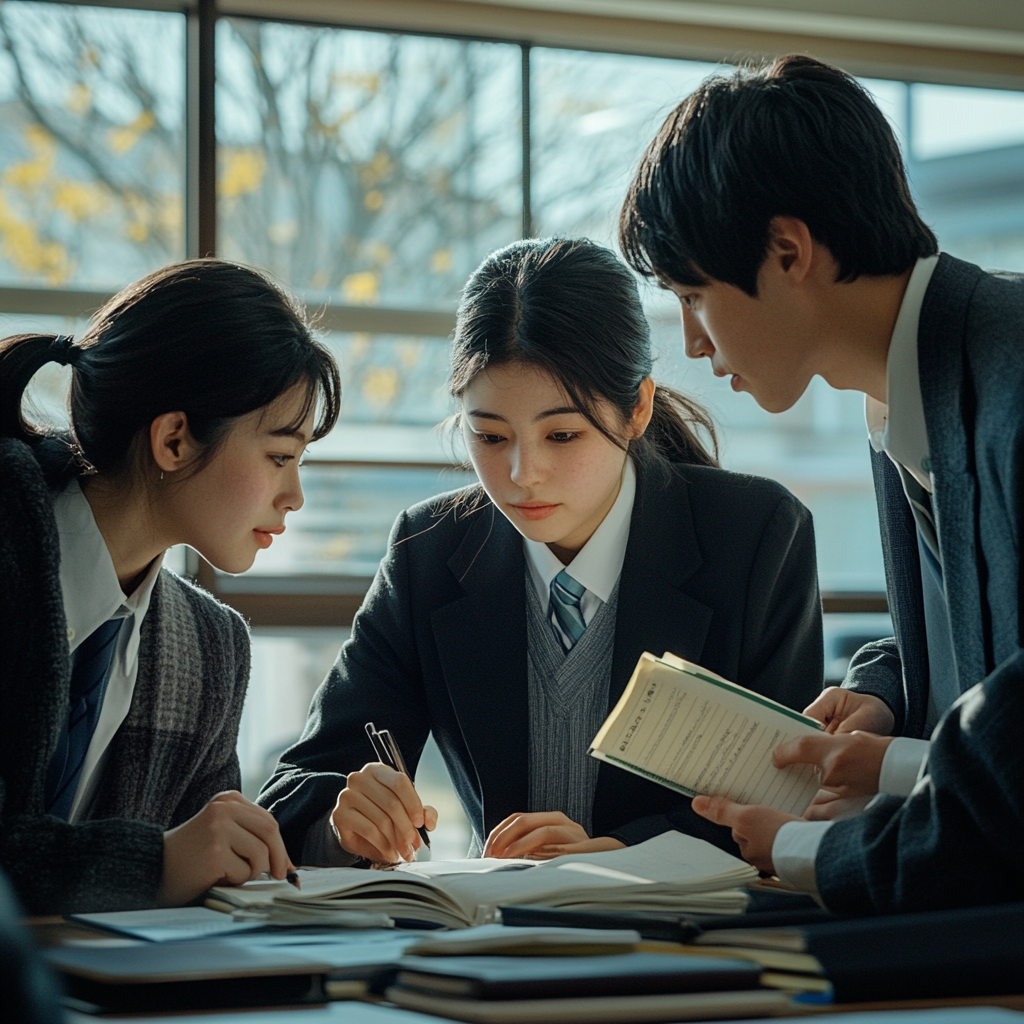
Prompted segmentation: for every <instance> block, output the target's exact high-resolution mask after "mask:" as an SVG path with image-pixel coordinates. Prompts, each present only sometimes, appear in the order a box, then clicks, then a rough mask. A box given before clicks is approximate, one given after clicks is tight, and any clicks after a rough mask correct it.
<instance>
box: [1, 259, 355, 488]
mask: <svg viewBox="0 0 1024 1024" xmlns="http://www.w3.org/2000/svg"><path fill="white" fill-rule="evenodd" d="M51 361H57V362H61V363H68V364H70V365H71V366H72V367H73V369H72V375H71V392H70V397H69V405H70V414H71V428H72V438H71V440H72V444H73V447H74V450H75V455H76V457H77V458H76V460H75V470H76V471H78V472H82V471H85V470H94V471H96V472H99V473H103V474H109V475H112V476H117V475H121V474H124V473H129V474H130V473H132V472H133V471H134V470H135V469H136V468H137V465H138V463H137V460H138V459H139V458H141V457H144V454H145V452H147V451H148V433H147V428H148V427H149V424H150V423H152V421H153V420H154V419H155V418H156V417H157V416H159V415H161V414H162V413H166V412H178V411H181V412H184V413H185V414H186V416H187V417H188V426H189V431H190V433H191V435H192V437H193V439H194V440H195V441H196V443H197V444H198V445H199V446H200V449H201V452H200V456H199V458H198V460H197V461H196V462H195V463H193V467H192V469H193V470H194V469H197V468H200V467H201V466H202V465H203V464H205V462H207V461H208V460H209V458H210V457H211V456H212V454H213V453H214V451H215V450H216V448H217V446H218V445H219V444H220V443H221V442H222V441H223V440H224V438H225V437H226V436H227V433H228V431H229V428H230V425H231V422H232V421H233V420H234V419H235V418H237V417H239V416H243V415H245V414H246V413H250V412H253V411H255V410H257V409H261V408H263V407H264V406H266V405H269V404H270V403H271V402H273V401H274V400H275V399H276V398H278V397H279V396H280V395H282V394H284V393H285V392H286V391H289V390H290V389H291V388H293V387H295V386H296V385H304V386H305V392H306V400H305V403H304V406H303V409H302V411H301V414H300V415H299V416H298V417H297V420H298V423H301V422H302V421H303V420H304V419H305V418H306V416H307V415H308V413H309V411H310V409H315V410H316V414H317V415H316V424H315V427H314V430H313V438H314V439H316V438H319V437H322V436H323V435H324V434H326V433H327V432H328V431H330V429H331V428H332V427H333V426H334V423H335V422H336V420H337V418H338V413H339V404H340V401H341V381H340V378H339V375H338V368H337V366H336V364H335V362H334V360H333V358H332V357H331V355H330V353H329V352H328V350H327V349H326V348H325V347H324V346H323V345H321V344H320V343H319V342H318V341H316V340H315V339H314V337H313V335H312V333H311V331H310V327H309V324H308V323H307V321H306V318H305V316H304V314H303V313H302V312H301V311H300V310H299V309H298V308H297V307H296V306H295V304H294V303H292V302H291V301H290V300H289V298H288V297H287V296H286V295H285V294H284V293H283V292H282V291H281V290H280V289H279V288H277V287H276V286H275V285H273V284H271V282H270V281H268V280H267V279H266V278H264V277H263V276H262V275H261V274H258V273H257V272H256V271H254V270H250V269H248V268H247V267H242V266H237V265H235V264H232V263H227V262H224V261H223V260H216V259H199V260H188V261H186V262H183V263H174V264H171V265H170V266H167V267H164V268H163V269H161V270H157V271H155V272H154V273H152V274H150V275H148V276H147V277H144V278H142V280H140V281H136V282H135V284H132V285H129V286H128V287H127V288H125V289H124V290H123V291H121V292H119V293H118V294H117V295H115V296H114V297H113V298H112V299H111V300H110V301H109V302H107V304H106V305H105V306H103V308H102V309H100V310H99V312H98V313H96V315H95V316H94V317H93V318H92V320H91V321H90V323H89V327H88V329H87V330H86V332H85V334H84V335H83V336H82V338H81V339H80V340H79V341H78V342H76V343H72V341H71V339H70V338H61V337H55V336H54V335H48V334H21V335H15V336H14V337H10V338H5V339H3V340H2V341H0V436H8V437H16V438H19V439H20V440H22V441H25V442H27V443H29V444H35V443H37V442H39V441H40V440H41V439H42V438H43V437H45V436H46V432H45V431H42V430H40V429H39V428H38V427H36V426H33V425H32V424H30V423H28V422H27V421H26V420H25V418H24V416H23V415H22V397H23V394H24V391H25V388H26V387H27V385H28V382H29V380H30V379H31V378H32V375H33V374H34V373H35V372H36V371H37V370H38V369H39V368H40V367H41V366H43V365H44V364H45V363H48V362H51ZM298 423H296V424H295V425H296V426H297V425H298ZM69 469H70V466H69Z"/></svg>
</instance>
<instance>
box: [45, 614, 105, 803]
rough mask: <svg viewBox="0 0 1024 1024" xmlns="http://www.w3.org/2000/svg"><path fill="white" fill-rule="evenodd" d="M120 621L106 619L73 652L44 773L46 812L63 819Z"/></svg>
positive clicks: (99, 701)
mask: <svg viewBox="0 0 1024 1024" xmlns="http://www.w3.org/2000/svg"><path fill="white" fill-rule="evenodd" d="M123 621H124V620H123V619H108V620H107V621H106V622H104V623H103V624H102V625H101V626H100V627H99V628H98V629H96V630H95V631H94V632H93V633H91V634H90V635H89V636H87V637H86V638H85V639H84V640H83V641H82V643H81V644H80V645H79V647H78V650H76V651H75V654H74V659H73V661H74V667H73V668H72V670H71V687H70V693H69V694H68V698H69V700H68V717H67V719H66V720H65V722H64V727H63V728H62V729H61V733H60V736H59V737H58V739H57V749H56V750H55V751H54V754H53V758H52V759H51V761H50V766H49V768H48V770H47V773H46V790H45V809H46V813H47V814H52V815H55V816H56V817H58V818H63V819H64V820H65V821H67V819H68V816H69V815H70V814H71V805H72V804H73V803H74V801H75V793H76V792H77V790H78V780H79V778H80V777H81V775H82V766H83V765H84V764H85V755H86V754H87V753H88V752H89V744H90V743H91V742H92V734H93V733H94V732H95V731H96V725H97V723H98V722H99V720H100V711H101V710H102V709H103V695H104V693H105V692H106V689H107V679H108V678H109V677H110V663H111V661H112V660H113V657H114V647H115V641H116V640H117V635H118V633H119V632H120V631H121V623H122V622H123Z"/></svg>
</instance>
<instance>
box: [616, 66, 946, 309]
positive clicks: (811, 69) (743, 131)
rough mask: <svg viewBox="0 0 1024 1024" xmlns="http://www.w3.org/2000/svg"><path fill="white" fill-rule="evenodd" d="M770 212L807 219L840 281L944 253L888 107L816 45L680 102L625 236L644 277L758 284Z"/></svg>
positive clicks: (715, 80) (639, 177) (623, 223)
mask: <svg viewBox="0 0 1024 1024" xmlns="http://www.w3.org/2000/svg"><path fill="white" fill-rule="evenodd" d="M776 216H789V217H796V218H799V219H800V220H802V221H803V222H804V223H805V224H806V225H807V228H808V230H809V231H810V233H811V236H812V237H813V238H814V239H815V240H816V241H817V242H820V243H821V244H822V245H824V246H825V247H826V248H827V249H828V250H829V252H830V253H831V254H832V256H833V258H834V259H835V261H836V264H837V267H838V271H837V277H836V280H837V281H853V280H854V279H856V278H857V277H859V276H860V275H862V274H866V275H884V274H901V273H903V272H904V271H906V270H908V269H909V268H910V267H912V266H913V265H914V261H915V260H916V259H917V258H918V257H920V256H931V255H934V254H935V253H936V252H938V243H937V242H936V240H935V235H934V234H933V233H932V231H931V229H930V228H929V227H928V226H927V225H926V224H925V223H924V222H923V221H922V220H921V217H920V215H919V214H918V212H917V209H916V207H915V206H914V201H913V199H912V198H911V196H910V189H909V187H908V185H907V177H906V171H905V169H904V166H903V158H902V155H901V153H900V148H899V144H898V143H897V141H896V138H895V136H894V135H893V132H892V129H891V128H890V126H889V123H888V121H887V120H886V119H885V116H884V115H883V114H882V112H881V110H879V109H878V107H877V106H876V105H875V103H874V101H873V100H872V98H871V97H870V95H868V93H867V91H866V90H865V89H864V88H863V87H862V86H861V85H860V84H859V83H858V82H857V81H856V80H855V79H854V78H852V77H851V76H850V75H848V74H846V72H844V71H841V70H839V69H838V68H834V67H831V66H829V65H828V64H823V63H821V62H820V61H817V60H814V59H813V58H811V57H803V56H799V55H794V56H788V57H781V58H779V59H778V60H775V61H771V62H766V63H764V64H761V65H760V66H755V67H750V68H739V69H736V70H734V71H732V72H731V73H729V74H719V75H715V76H713V77H712V78H710V79H708V80H707V81H706V82H704V83H703V84H702V85H701V86H700V88H698V89H697V90H696V92H694V93H693V94H692V95H690V96H689V97H688V98H687V99H685V100H684V101H683V102H682V103H680V104H679V106H677V107H676V108H675V110H673V111H672V113H671V114H669V116H668V118H667V119H666V120H665V123H664V124H663V125H662V126H661V128H660V130H659V131H658V134H657V136H656V137H655V139H654V141H653V142H652V143H651V144H650V146H649V147H648V149H647V151H646V153H644V156H643V158H642V159H641V161H640V167H639V169H638V170H637V172H636V175H635V177H634V178H633V181H632V183H631V184H630V186H629V192H628V193H627V196H626V201H625V204H624V205H623V208H622V214H621V217H620V221H619V241H620V245H621V247H622V252H623V254H624V255H625V257H626V261H627V262H628V263H629V264H630V266H632V267H633V269H634V270H637V271H638V272H639V273H641V274H643V275H645V276H656V277H659V278H662V279H664V280H666V281H667V282H675V283H678V284H683V285H694V286H696V285H702V284H707V283H708V281H709V279H711V280H717V281H725V282H727V283H729V284H733V285H736V286H737V287H739V288H742V289H743V291H745V292H746V293H747V294H748V295H756V294H757V274H758V271H759V270H760V268H761V265H762V264H763V263H764V260H765V257H766V255H767V251H768V245H769V232H770V223H771V220H772V218H773V217H776Z"/></svg>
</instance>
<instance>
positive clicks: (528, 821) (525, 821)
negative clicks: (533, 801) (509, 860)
mask: <svg viewBox="0 0 1024 1024" xmlns="http://www.w3.org/2000/svg"><path fill="white" fill-rule="evenodd" d="M545 825H556V826H557V825H562V826H575V827H576V828H579V826H577V825H576V824H575V822H573V821H572V820H571V819H570V818H568V817H566V815H564V814H562V812H561V811H532V812H530V813H528V814H512V815H510V816H509V817H507V818H506V819H505V820H504V821H502V822H499V823H498V824H497V825H495V826H494V828H493V829H491V834H490V835H489V836H488V837H487V843H486V845H485V846H484V856H485V857H511V856H516V854H512V853H511V852H510V847H511V845H512V844H513V843H516V842H517V841H519V840H521V839H522V838H523V837H525V836H527V835H528V834H529V833H530V832H532V831H533V830H534V829H536V828H541V827H543V826H545ZM580 832H581V833H582V835H580V836H577V837H575V838H579V839H585V838H587V836H586V833H585V832H583V830H582V829H580Z"/></svg>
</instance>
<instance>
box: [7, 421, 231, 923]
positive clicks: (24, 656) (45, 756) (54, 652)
mask: <svg viewBox="0 0 1024 1024" xmlns="http://www.w3.org/2000/svg"><path fill="white" fill-rule="evenodd" d="M62 451H63V461H64V462H65V463H66V461H67V457H66V452H67V448H66V445H62V443H61V442H58V441H56V440H55V439H50V440H47V441H44V442H42V443H40V444H37V445H34V446H32V447H31V448H30V447H29V446H28V445H26V444H23V443H22V442H21V441H17V440H14V439H12V438H0V470H2V473H3V487H2V488H0V524H2V527H3V528H2V529H0V578H2V579H3V583H4V585H3V587H2V588H0V630H2V632H0V866H2V868H3V870H5V871H6V872H7V873H8V875H9V877H10V879H11V881H12V882H13V884H14V886H15V889H16V890H17V892H18V896H19V898H20V900H21V902H22V903H23V904H24V906H25V908H26V909H27V910H28V911H29V913H32V914H65V913H72V912H85V911H99V910H128V909H136V908H142V907H151V906H155V905H156V900H157V891H158V889H159V886H160V880H161V876H162V874H163V833H164V831H165V830H166V829H168V828H173V827H174V826H176V825H180V824H181V823H182V822H184V821H187V820H188V819H189V818H190V817H192V815H194V814H195V813H196V812H197V811H199V810H201V809H202V807H203V805H204V804H205V803H206V802H207V801H208V800H209V799H210V797H212V796H214V794H216V793H219V792H221V791H223V790H225V789H238V788H239V784H240V778H239V766H238V757H237V755H236V753H235V745H236V738H237V735H238V722H239V718H240V717H241V712H242V702H243V700H244V697H245V689H246V686H247V684H248V680H249V635H248V630H247V628H246V626H245V623H244V622H243V621H242V619H241V618H240V617H239V616H238V615H237V614H236V613H235V612H233V611H232V610H230V609H229V608H226V607H225V606H223V605H221V604H219V603H218V602H217V601H215V600H214V599H213V598H212V597H211V596H210V595H209V594H207V593H205V592H204V591H202V590H199V589H198V588H196V587H194V586H192V585H191V584H189V583H187V582H185V580H183V579H180V578H179V577H178V576H175V575H174V574H173V573H171V572H169V571H168V570H166V569H164V570H161V572H160V574H159V577H158V579H157V582H156V585H155V587H154V589H153V596H152V600H151V601H150V606H149V611H148V613H147V614H146V618H145V621H144V622H143V625H142V632H141V638H140V644H139V671H138V677H137V679H136V683H135V691H134V694H133V696H132V703H131V708H130V710H129V712H128V716H127V718H125V720H124V722H123V723H122V724H121V727H120V729H119V730H118V731H117V734H116V736H115V737H114V739H113V741H112V742H111V745H110V747H109V749H108V753H107V760H106V766H105V769H104V772H103V778H102V780H101V781H100V785H99V788H98V790H97V793H96V799H95V801H94V803H93V805H92V807H91V809H90V811H89V814H88V818H87V820H83V821H79V822H77V823H75V824H73V825H72V824H69V823H68V822H66V821H63V820H61V819H59V818H55V817H52V816H50V815H47V814H44V812H43V807H44V785H45V779H46V769H47V767H48V765H49V763H50V759H51V757H52V755H53V751H54V749H55V748H56V745H57V739H58V735H59V732H60V729H61V726H62V724H63V722H64V721H65V720H66V719H67V714H68V687H69V684H70V679H71V663H70V658H69V656H68V642H67V635H66V634H67V624H66V622H65V619H64V604H63V596H62V594H61V587H60V575H59V564H60V546H59V542H58V537H57V526H56V522H55V520H54V515H53V501H54V489H53V487H52V484H53V482H54V479H55V476H54V475H53V474H52V473H51V470H53V468H54V466H55V465H56V463H58V462H59V461H60V460H61V453H62Z"/></svg>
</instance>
